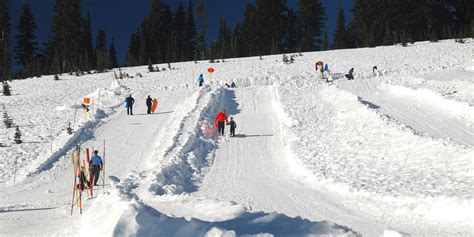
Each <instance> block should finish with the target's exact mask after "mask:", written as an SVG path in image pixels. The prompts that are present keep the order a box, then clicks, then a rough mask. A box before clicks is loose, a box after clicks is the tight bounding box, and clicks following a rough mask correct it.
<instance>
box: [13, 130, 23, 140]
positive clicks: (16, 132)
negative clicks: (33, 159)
mask: <svg viewBox="0 0 474 237" xmlns="http://www.w3.org/2000/svg"><path fill="white" fill-rule="evenodd" d="M13 140H14V141H15V143H16V144H21V143H23V141H22V140H21V131H20V128H19V127H18V126H16V129H15V138H14V139H13Z"/></svg>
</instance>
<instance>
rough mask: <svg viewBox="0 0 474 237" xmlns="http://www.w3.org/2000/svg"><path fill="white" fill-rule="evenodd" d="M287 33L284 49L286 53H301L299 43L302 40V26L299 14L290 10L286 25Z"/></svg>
mask: <svg viewBox="0 0 474 237" xmlns="http://www.w3.org/2000/svg"><path fill="white" fill-rule="evenodd" d="M285 28H286V32H285V37H284V43H283V45H284V46H283V48H284V51H286V52H296V51H300V47H299V46H300V45H299V41H300V38H301V24H300V21H299V19H298V16H297V14H296V13H295V12H294V11H293V10H292V9H288V14H287V16H286V24H285Z"/></svg>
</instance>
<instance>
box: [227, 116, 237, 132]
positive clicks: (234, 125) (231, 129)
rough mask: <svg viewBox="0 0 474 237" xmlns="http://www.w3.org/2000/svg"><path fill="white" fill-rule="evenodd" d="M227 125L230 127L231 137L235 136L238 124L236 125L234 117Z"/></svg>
mask: <svg viewBox="0 0 474 237" xmlns="http://www.w3.org/2000/svg"><path fill="white" fill-rule="evenodd" d="M227 125H230V136H232V137H233V136H235V129H236V128H237V124H236V123H235V121H234V118H233V117H230V122H229V123H228V124H227Z"/></svg>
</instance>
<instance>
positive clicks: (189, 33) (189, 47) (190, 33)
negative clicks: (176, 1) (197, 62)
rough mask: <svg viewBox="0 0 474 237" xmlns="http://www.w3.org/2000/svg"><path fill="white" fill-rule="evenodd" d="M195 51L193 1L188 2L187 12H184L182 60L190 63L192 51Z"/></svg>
mask: <svg viewBox="0 0 474 237" xmlns="http://www.w3.org/2000/svg"><path fill="white" fill-rule="evenodd" d="M195 50H196V25H195V23H194V14H193V1H192V0H189V2H188V10H187V12H186V22H185V26H184V43H183V54H184V59H185V60H187V61H191V60H193V59H194V56H195V54H194V51H195Z"/></svg>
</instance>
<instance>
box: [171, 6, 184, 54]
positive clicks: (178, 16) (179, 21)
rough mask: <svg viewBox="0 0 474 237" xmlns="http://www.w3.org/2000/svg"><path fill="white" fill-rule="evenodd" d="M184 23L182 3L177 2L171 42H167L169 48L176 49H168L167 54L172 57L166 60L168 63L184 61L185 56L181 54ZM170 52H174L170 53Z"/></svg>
mask: <svg viewBox="0 0 474 237" xmlns="http://www.w3.org/2000/svg"><path fill="white" fill-rule="evenodd" d="M185 23H186V14H185V13H184V6H183V2H181V1H180V2H179V4H178V7H177V8H176V13H175V15H174V19H173V28H174V38H170V40H173V42H169V43H168V45H169V46H170V47H176V48H174V50H173V49H168V53H167V54H172V55H174V56H173V58H172V59H170V58H168V61H184V60H185V56H184V54H183V44H184V28H185ZM171 51H174V52H173V53H171Z"/></svg>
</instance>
